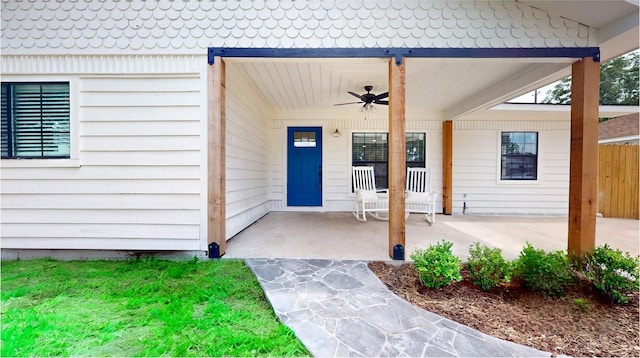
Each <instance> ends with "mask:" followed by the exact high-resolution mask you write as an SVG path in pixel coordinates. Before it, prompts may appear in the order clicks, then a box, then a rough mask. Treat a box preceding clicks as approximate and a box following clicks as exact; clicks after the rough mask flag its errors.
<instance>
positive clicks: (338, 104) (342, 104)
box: [334, 102, 362, 106]
mask: <svg viewBox="0 0 640 358" xmlns="http://www.w3.org/2000/svg"><path fill="white" fill-rule="evenodd" d="M360 103H362V102H348V103H337V104H334V106H344V105H345V104H360Z"/></svg>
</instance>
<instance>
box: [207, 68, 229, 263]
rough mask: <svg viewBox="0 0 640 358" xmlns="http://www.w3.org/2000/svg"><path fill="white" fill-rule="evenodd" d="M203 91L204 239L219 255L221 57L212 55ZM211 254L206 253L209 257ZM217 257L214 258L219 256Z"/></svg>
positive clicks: (222, 240)
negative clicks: (205, 112)
mask: <svg viewBox="0 0 640 358" xmlns="http://www.w3.org/2000/svg"><path fill="white" fill-rule="evenodd" d="M208 77H209V78H208V81H207V87H208V88H207V92H208V93H209V99H208V118H207V120H208V124H207V143H208V144H207V171H208V172H207V202H208V205H207V211H208V214H207V216H208V220H207V222H208V227H207V236H208V237H207V242H208V244H209V247H211V244H212V243H216V244H218V249H219V256H222V255H224V253H225V251H226V242H227V238H226V235H227V234H226V214H225V209H226V208H225V207H226V200H225V181H226V178H225V170H226V164H225V159H226V154H225V127H226V125H225V122H226V108H225V106H226V94H225V91H226V89H225V88H226V83H225V81H226V71H225V63H224V61H223V60H222V58H221V57H216V58H215V60H214V63H213V64H212V65H209V68H208ZM211 256H212V253H211V252H210V253H209V257H211ZM219 256H218V257H219Z"/></svg>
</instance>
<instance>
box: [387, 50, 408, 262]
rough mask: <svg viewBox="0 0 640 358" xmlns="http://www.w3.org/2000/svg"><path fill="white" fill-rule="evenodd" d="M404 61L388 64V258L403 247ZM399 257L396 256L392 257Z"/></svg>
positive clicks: (404, 172)
mask: <svg viewBox="0 0 640 358" xmlns="http://www.w3.org/2000/svg"><path fill="white" fill-rule="evenodd" d="M406 146H407V144H406V134H405V61H404V58H403V59H402V63H401V64H400V65H396V63H395V61H394V60H391V61H389V256H390V257H392V258H394V247H395V246H396V245H402V252H403V254H402V258H401V259H402V260H404V256H405V255H404V248H405V236H406V231H405V215H404V213H405V178H406V170H407V169H406V156H407V152H406ZM395 258H399V257H395Z"/></svg>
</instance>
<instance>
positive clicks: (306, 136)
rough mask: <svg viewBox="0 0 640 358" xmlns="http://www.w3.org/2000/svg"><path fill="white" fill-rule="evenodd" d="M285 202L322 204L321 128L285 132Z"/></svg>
mask: <svg viewBox="0 0 640 358" xmlns="http://www.w3.org/2000/svg"><path fill="white" fill-rule="evenodd" d="M287 205H288V206H322V128H320V127H289V128H288V131H287Z"/></svg>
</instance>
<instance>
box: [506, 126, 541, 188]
mask: <svg viewBox="0 0 640 358" xmlns="http://www.w3.org/2000/svg"><path fill="white" fill-rule="evenodd" d="M500 163H501V169H500V179H501V180H537V179H538V132H502V135H501V159H500Z"/></svg>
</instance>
